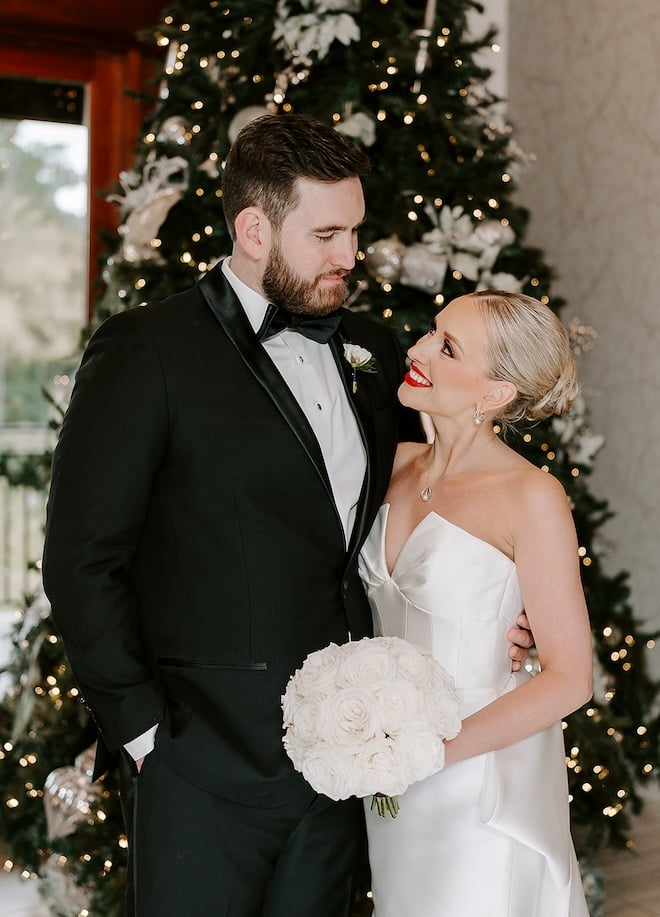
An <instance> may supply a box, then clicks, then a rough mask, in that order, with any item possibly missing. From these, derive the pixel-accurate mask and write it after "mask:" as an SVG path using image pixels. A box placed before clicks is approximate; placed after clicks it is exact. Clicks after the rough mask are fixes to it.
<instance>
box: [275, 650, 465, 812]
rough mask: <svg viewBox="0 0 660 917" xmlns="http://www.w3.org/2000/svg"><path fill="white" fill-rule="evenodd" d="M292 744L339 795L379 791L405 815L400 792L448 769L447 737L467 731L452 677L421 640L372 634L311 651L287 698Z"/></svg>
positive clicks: (323, 788) (322, 784)
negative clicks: (445, 744)
mask: <svg viewBox="0 0 660 917" xmlns="http://www.w3.org/2000/svg"><path fill="white" fill-rule="evenodd" d="M282 710H283V713H284V729H285V733H284V739H283V741H284V747H285V749H286V752H287V754H288V756H289V757H290V758H291V761H292V762H293V766H294V767H295V769H296V770H297V771H300V773H302V775H303V777H304V778H305V780H307V782H308V783H309V784H310V785H311V786H312V787H313V788H314V789H315V790H316V791H317V792H318V793H323V794H324V795H325V796H329V797H330V799H347V798H348V797H349V796H358V797H362V796H369V795H373V797H374V798H373V801H372V808H377V809H378V811H379V813H380V814H381V815H385V814H386V812H389V813H390V814H391V815H392V816H394V817H396V813H397V812H398V802H397V799H396V797H397V796H398V795H400V794H401V793H403V792H404V790H406V789H407V788H408V787H409V786H410V784H411V783H414V782H415V781H417V780H423V779H424V778H425V777H429V776H430V775H431V774H434V773H436V772H437V771H439V770H441V769H442V768H443V767H444V763H445V748H444V744H443V740H444V739H451V738H453V737H454V736H456V735H457V734H458V733H459V731H460V728H461V721H460V718H459V715H458V701H457V698H456V690H455V687H454V684H453V681H452V679H451V678H450V676H449V675H448V674H447V673H446V672H445V670H444V669H443V668H442V666H441V665H440V664H439V663H438V662H437V661H436V660H435V659H434V658H433V656H432V654H431V653H430V652H429V651H428V650H426V649H424V648H423V647H420V646H415V645H414V644H412V643H408V641H406V640H402V639H400V638H399V637H373V638H368V637H365V638H364V639H363V640H359V641H357V642H354V643H346V644H343V645H342V646H337V645H336V644H334V643H331V644H330V646H327V647H326V648H325V649H323V650H317V651H316V652H314V653H310V655H309V656H308V657H307V659H306V660H305V661H304V663H303V665H302V667H301V668H300V669H298V670H297V671H296V672H295V673H294V674H293V675H292V676H291V678H290V679H289V683H288V685H287V688H286V692H285V694H284V696H283V697H282Z"/></svg>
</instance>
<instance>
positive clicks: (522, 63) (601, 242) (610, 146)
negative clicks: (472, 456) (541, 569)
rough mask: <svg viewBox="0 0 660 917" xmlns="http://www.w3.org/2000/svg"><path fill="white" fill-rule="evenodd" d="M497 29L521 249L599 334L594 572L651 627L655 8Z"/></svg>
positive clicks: (564, 13) (520, 16)
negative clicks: (502, 41) (598, 506)
mask: <svg viewBox="0 0 660 917" xmlns="http://www.w3.org/2000/svg"><path fill="white" fill-rule="evenodd" d="M508 23H509V25H508V37H507V42H506V44H507V47H508V63H509V85H508V97H509V117H510V118H511V120H512V121H513V123H514V125H515V128H516V137H517V139H518V141H519V143H520V144H521V146H522V147H523V148H524V149H525V150H526V151H527V152H530V153H534V154H535V155H536V157H537V160H536V164H535V165H534V166H533V168H532V169H531V170H530V171H529V172H528V173H527V174H526V175H525V176H524V177H523V179H522V180H521V183H520V194H519V200H520V203H522V204H524V205H525V206H527V207H528V208H529V209H530V211H531V214H532V219H531V227H530V234H529V237H528V241H529V242H530V243H532V244H535V245H538V246H539V247H540V248H542V249H543V251H544V253H545V254H546V256H547V260H548V262H549V263H550V264H551V265H552V266H553V267H554V268H555V269H556V270H557V272H558V275H559V276H558V281H557V283H556V284H555V287H554V290H555V292H556V293H557V294H559V295H562V296H564V297H565V298H566V299H567V301H568V305H567V308H566V309H565V311H564V313H563V318H564V319H565V320H566V321H568V320H570V319H571V318H572V317H573V316H575V315H579V317H580V318H581V319H582V320H583V321H584V322H586V323H587V324H589V325H591V326H593V327H594V328H595V330H596V331H597V332H598V338H597V340H596V342H595V348H594V350H593V351H592V353H590V354H588V355H587V356H585V357H584V358H582V361H581V367H580V369H581V375H582V378H583V381H584V387H585V393H586V395H587V399H588V403H589V405H590V408H591V412H592V428H593V429H594V430H595V431H596V432H600V433H603V434H604V435H605V437H606V443H605V446H604V448H603V449H602V450H601V452H600V453H599V454H598V456H597V457H596V461H595V467H594V474H593V476H592V478H591V483H590V488H591V490H592V492H593V493H594V494H595V495H596V496H597V497H600V498H604V499H607V500H608V501H609V502H610V508H611V509H612V510H613V511H614V512H615V514H616V515H615V518H614V519H613V520H612V521H610V522H609V523H608V524H607V525H606V527H605V528H604V530H603V531H604V535H605V544H606V547H607V552H608V564H607V566H608V569H609V570H610V571H611V572H616V571H618V570H621V569H625V570H628V571H629V572H630V573H631V585H632V605H633V608H634V610H635V613H636V615H637V617H640V618H642V619H644V620H645V621H646V622H647V623H648V625H649V627H660V599H659V596H658V592H659V586H660V582H659V580H660V573H659V571H658V561H657V556H658V548H659V546H660V292H659V291H660V4H658V2H657V0H625V2H622V0H579V2H578V0H552V2H548V0H510V3H509V16H508ZM659 657H660V650H656V651H655V652H654V653H652V655H651V664H652V666H653V669H654V670H655V671H656V672H657V674H658V675H660V658H659Z"/></svg>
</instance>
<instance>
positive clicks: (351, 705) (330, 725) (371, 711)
mask: <svg viewBox="0 0 660 917" xmlns="http://www.w3.org/2000/svg"><path fill="white" fill-rule="evenodd" d="M376 714H377V711H376V702H375V698H374V696H373V695H372V694H371V693H369V692H368V691H365V690H363V689H362V688H356V687H350V688H340V689H339V690H338V691H336V692H335V693H334V694H329V695H328V696H327V697H326V698H324V699H323V700H322V701H321V703H320V704H319V721H318V730H319V733H320V734H321V735H322V736H324V737H325V739H326V741H327V742H328V744H330V745H332V746H333V747H336V746H340V747H349V748H350V747H351V746H357V745H361V744H363V743H364V742H368V741H369V740H370V739H373V737H374V736H375V735H376V734H377V733H378V732H380V729H379V726H378V720H377V717H376Z"/></svg>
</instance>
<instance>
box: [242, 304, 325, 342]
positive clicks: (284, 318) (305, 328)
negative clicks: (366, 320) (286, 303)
mask: <svg viewBox="0 0 660 917" xmlns="http://www.w3.org/2000/svg"><path fill="white" fill-rule="evenodd" d="M341 312H342V310H341V309H337V311H336V312H331V313H330V314H329V315H294V314H293V313H292V312H289V311H288V310H287V309H283V308H282V306H274V305H273V304H272V303H269V304H268V308H267V309H266V315H265V316H264V320H263V322H262V323H261V327H260V328H259V330H258V331H257V338H258V339H259V340H260V341H267V340H268V338H272V337H273V336H274V335H276V334H279V332H280V331H284V329H285V328H288V329H289V330H290V331H297V332H298V333H299V334H303V335H304V336H305V337H306V338H310V340H312V341H317V342H318V343H319V344H327V343H328V341H329V340H330V338H331V337H332V335H333V334H334V333H335V331H336V330H337V328H339V323H340V322H341Z"/></svg>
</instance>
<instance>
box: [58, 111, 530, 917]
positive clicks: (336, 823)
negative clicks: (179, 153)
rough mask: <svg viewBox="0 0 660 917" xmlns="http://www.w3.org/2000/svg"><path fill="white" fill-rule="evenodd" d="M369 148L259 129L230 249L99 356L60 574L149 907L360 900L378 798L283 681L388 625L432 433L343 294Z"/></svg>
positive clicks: (274, 125) (104, 334) (68, 627)
mask: <svg viewBox="0 0 660 917" xmlns="http://www.w3.org/2000/svg"><path fill="white" fill-rule="evenodd" d="M367 166H368V162H367V159H366V157H365V156H364V155H363V154H362V153H360V152H359V151H357V150H356V149H355V148H353V147H352V146H351V145H350V144H348V143H347V142H346V141H344V140H343V138H342V137H341V136H340V135H339V134H337V133H336V132H335V131H334V130H333V129H332V128H331V127H329V126H327V125H324V124H322V123H321V122H317V121H315V120H313V119H310V118H307V117H305V116H302V115H285V116H282V115H268V116H264V117H262V118H260V119H257V120H256V121H253V122H251V123H250V124H248V125H247V126H246V127H245V128H244V129H243V130H242V131H241V133H240V135H239V137H238V139H237V140H236V142H235V144H234V146H233V147H232V149H231V151H230V153H229V156H228V158H227V162H226V168H225V171H224V177H223V203H224V208H225V216H226V219H227V224H228V227H229V230H230V233H231V236H232V240H233V249H232V254H231V257H230V258H228V259H226V260H225V261H223V262H222V263H220V264H218V265H217V266H216V267H214V268H213V269H212V270H211V271H210V272H209V273H208V274H207V275H206V276H205V277H204V278H203V279H202V280H201V281H200V282H199V283H198V284H197V285H196V286H195V287H193V288H192V289H189V290H186V291H185V292H182V293H179V294H176V295H174V296H171V297H169V298H168V299H166V300H165V301H164V302H161V303H155V304H152V305H150V306H149V307H147V308H142V309H134V310H129V311H127V312H124V313H120V314H117V315H114V316H112V317H111V318H109V319H108V320H107V321H106V322H104V323H103V325H101V327H100V328H99V329H98V330H97V331H96V333H95V334H94V336H93V338H92V339H91V341H90V343H89V345H88V347H87V350H86V352H85V355H84V357H83V361H82V364H81V367H80V369H79V371H78V374H77V378H76V384H75V388H74V392H73V395H72V398H71V403H70V406H69V409H68V411H67V414H66V417H65V419H64V422H63V424H62V429H61V433H60V438H59V441H58V445H57V448H56V451H55V456H54V461H53V474H52V484H51V492H50V497H49V504H48V522H47V537H46V545H45V551H44V560H43V572H44V584H45V588H46V592H47V594H48V596H49V598H50V600H51V604H52V610H53V616H54V619H55V622H56V624H57V626H58V628H59V629H60V631H61V633H62V637H63V639H64V643H65V647H66V652H67V655H68V658H69V660H70V664H71V666H72V670H73V672H74V674H75V677H76V679H77V681H78V682H79V684H80V687H81V690H82V692H83V694H84V697H85V701H86V704H87V705H88V708H89V709H90V712H91V714H92V716H93V718H94V721H95V723H96V725H97V728H98V731H99V757H100V758H101V759H102V761H101V762H100V763H101V764H102V765H104V764H105V759H106V758H107V756H108V754H112V753H117V752H118V753H119V760H120V768H121V777H122V800H123V806H124V815H125V819H126V825H127V833H128V837H129V851H130V867H129V873H130V877H131V881H130V882H129V886H130V888H129V896H128V897H129V913H130V914H133V915H136V917H187V915H189V914H203V915H216V914H217V915H223V917H342V915H347V914H348V913H349V910H350V902H351V892H352V888H351V887H352V880H353V876H354V872H355V866H356V863H357V862H358V861H359V858H360V854H361V849H362V845H363V820H362V808H361V803H360V802H359V801H357V800H348V801H345V802H339V803H336V802H331V801H330V800H329V799H327V798H325V797H322V796H318V795H316V794H315V793H314V791H313V790H312V789H311V787H310V786H309V785H307V784H306V783H305V781H304V780H303V779H302V777H301V776H300V775H299V774H298V773H296V772H295V771H294V769H293V767H292V765H291V763H290V761H289V760H288V758H287V756H286V754H285V752H284V749H283V746H282V721H281V708H280V698H281V695H282V693H283V692H284V689H285V687H286V683H287V681H288V679H289V677H290V675H291V674H292V673H293V671H294V670H295V669H296V668H298V667H300V665H301V664H302V662H303V660H304V659H305V657H306V656H307V655H308V654H309V653H310V652H312V651H313V650H317V649H320V648H322V647H324V646H326V645H327V644H328V643H330V642H335V643H343V642H345V641H346V640H349V639H353V640H356V639H360V638H361V637H363V636H365V635H369V634H370V633H371V618H370V612H369V607H368V604H367V600H366V597H365V594H364V592H363V589H362V586H361V584H360V581H359V578H358V573H357V555H358V552H359V549H360V546H361V544H362V542H363V540H364V538H365V536H366V534H367V532H368V530H369V527H370V525H371V523H372V521H373V519H374V516H375V513H376V511H377V509H378V507H379V505H380V503H381V500H382V498H383V495H384V493H385V490H386V487H387V483H388V478H389V475H390V471H391V464H392V459H393V456H394V451H395V448H396V444H397V441H398V439H399V438H400V437H402V436H405V437H407V438H410V437H411V435H415V434H414V433H412V434H411V430H412V429H413V427H412V426H411V427H410V429H409V430H405V429H402V427H401V420H402V417H403V418H405V415H403V414H402V412H401V409H400V408H399V405H398V402H397V399H396V391H397V388H398V386H399V384H400V381H401V378H402V372H403V361H402V355H401V352H400V349H399V347H398V345H397V343H396V341H395V339H394V337H393V336H392V335H391V334H390V332H389V331H387V330H386V329H384V328H382V327H381V326H379V325H378V324H376V323H374V322H372V321H369V320H368V319H366V318H364V317H362V316H360V315H357V314H354V313H352V312H350V311H348V310H347V309H344V308H342V305H343V303H344V302H345V300H346V297H347V283H346V281H347V277H348V275H349V272H350V270H351V268H352V267H353V264H354V258H355V254H356V251H357V237H358V228H359V226H360V224H361V223H362V221H363V220H364V198H363V193H362V187H361V181H360V175H362V174H364V173H365V171H366V169H367ZM345 344H353V345H359V346H360V347H363V348H365V349H367V350H368V351H369V352H370V353H371V355H372V357H373V366H374V369H375V372H369V373H365V372H360V371H359V370H355V371H354V370H353V369H352V367H351V366H350V365H349V362H348V361H347V359H346V358H345V355H344V345H345ZM408 420H410V418H408ZM516 639H517V640H518V642H520V643H525V642H526V638H525V635H524V634H523V635H520V634H519V635H518V636H517V637H516ZM527 642H528V641H527ZM512 653H513V654H515V650H514V651H512Z"/></svg>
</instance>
